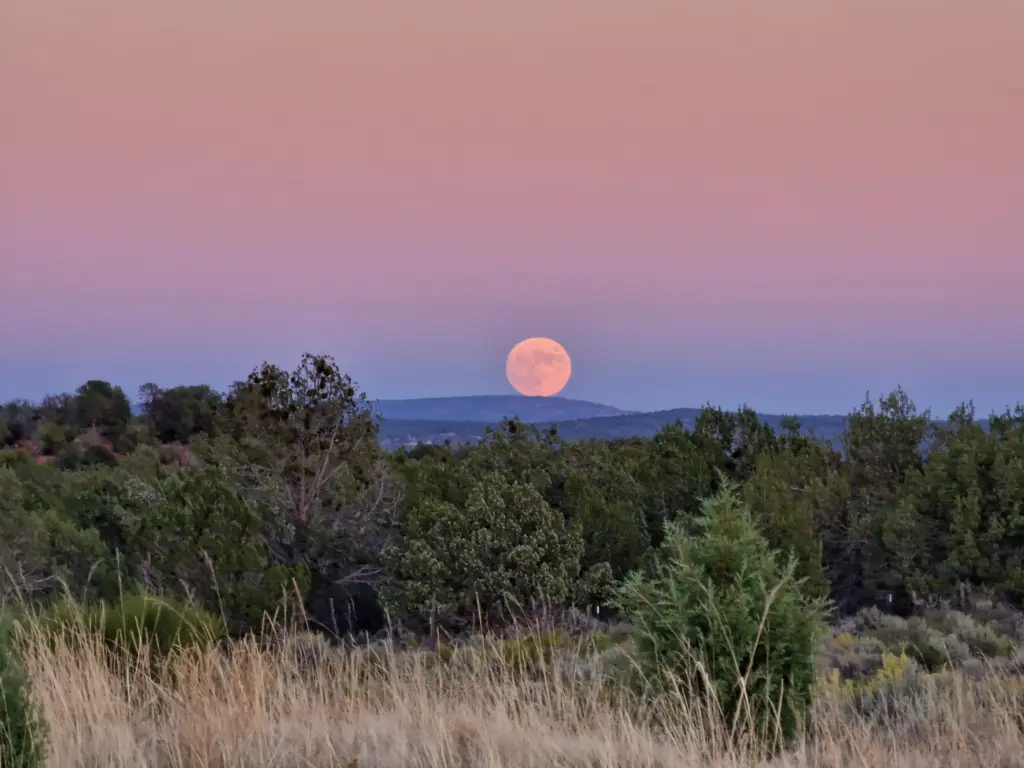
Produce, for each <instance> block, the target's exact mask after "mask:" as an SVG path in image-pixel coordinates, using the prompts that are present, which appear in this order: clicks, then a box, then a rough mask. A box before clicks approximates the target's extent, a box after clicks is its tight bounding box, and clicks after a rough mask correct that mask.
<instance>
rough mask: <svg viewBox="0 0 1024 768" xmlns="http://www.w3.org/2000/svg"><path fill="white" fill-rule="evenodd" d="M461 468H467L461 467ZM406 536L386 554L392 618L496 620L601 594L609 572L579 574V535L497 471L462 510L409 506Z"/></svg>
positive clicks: (446, 505)
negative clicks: (579, 597)
mask: <svg viewBox="0 0 1024 768" xmlns="http://www.w3.org/2000/svg"><path fill="white" fill-rule="evenodd" d="M462 471H463V472H465V471H466V470H465V469H463V470H462ZM402 529H403V530H402V532H403V538H402V540H401V542H400V543H396V544H395V545H393V546H392V547H391V548H389V549H388V550H387V551H386V553H385V556H384V563H385V567H386V568H387V569H388V572H389V574H390V575H391V580H390V581H389V583H388V584H387V585H386V587H385V591H384V599H385V602H386V604H387V605H388V607H389V609H390V611H391V612H392V613H393V614H394V615H401V616H409V617H412V618H418V619H421V620H426V619H429V618H430V617H433V616H435V615H438V614H439V615H441V616H443V617H445V618H446V619H448V620H449V621H450V620H453V619H457V620H461V621H462V622H463V623H465V622H469V621H471V620H472V619H473V618H474V616H475V615H476V614H477V613H478V612H479V614H480V618H483V619H486V620H489V621H494V620H497V619H499V617H502V616H504V617H505V619H506V620H507V619H508V617H510V616H514V615H517V614H522V613H523V612H524V611H529V610H531V609H532V608H534V607H536V606H540V605H545V604H553V605H559V604H563V603H565V602H567V601H570V600H571V599H572V597H573V595H574V594H579V593H581V592H582V593H588V592H593V591H598V590H600V588H601V584H600V582H601V581H603V580H604V579H606V578H607V576H608V573H607V570H606V569H601V571H598V570H597V569H595V570H594V571H592V572H590V573H587V574H583V575H582V576H581V573H580V562H581V558H582V555H583V540H582V539H581V538H580V535H579V533H578V531H577V530H575V529H574V528H573V527H572V526H570V525H569V524H568V523H567V522H566V520H565V519H564V517H562V516H561V515H560V514H558V512H557V511H555V510H553V509H552V508H551V506H550V505H549V504H548V503H547V502H546V501H544V498H543V497H542V496H541V494H540V492H539V491H537V490H536V488H534V487H533V486H531V485H526V484H523V483H520V482H511V483H510V482H509V481H508V480H507V479H506V478H505V477H504V476H502V475H501V474H500V473H498V472H496V471H492V472H489V473H487V474H486V475H484V476H483V477H482V478H480V480H479V481H478V482H477V483H476V484H475V485H474V486H473V489H472V490H471V491H470V494H469V498H468V500H467V502H466V505H465V507H464V508H459V507H457V506H456V505H454V504H452V503H451V502H447V501H436V500H424V501H423V502H421V503H419V504H417V505H416V506H415V507H413V508H412V509H410V510H408V511H407V513H406V515H405V517H404V519H403V521H402Z"/></svg>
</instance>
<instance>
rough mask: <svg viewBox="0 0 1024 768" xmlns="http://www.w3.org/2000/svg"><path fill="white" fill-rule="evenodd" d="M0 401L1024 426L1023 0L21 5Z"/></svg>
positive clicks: (53, 1)
mask: <svg viewBox="0 0 1024 768" xmlns="http://www.w3.org/2000/svg"><path fill="white" fill-rule="evenodd" d="M0 94H2V97H0V258H2V267H3V269H2V272H0V399H7V398H11V397H16V396H23V397H29V398H32V399H36V398H38V397H40V396H41V395H43V394H45V393H47V392H55V391H62V390H68V389H72V388H74V387H75V386H77V385H78V384H79V383H81V382H82V381H84V380H85V379H87V378H106V379H109V380H112V381H114V382H115V383H118V384H121V385H122V386H124V387H126V389H128V390H129V391H130V392H134V390H135V388H136V387H137V386H138V385H139V384H141V383H144V382H146V381H156V382H159V383H161V384H164V385H168V386H170V385H174V384H178V383H195V382H200V381H202V382H208V383H211V384H213V385H215V386H218V387H222V388H223V387H226V386H227V385H228V383H229V382H230V381H232V380H234V379H237V378H243V377H244V376H245V374H246V373H247V372H248V370H249V369H251V368H252V367H253V366H254V365H257V364H258V363H260V362H261V361H263V360H265V359H269V360H272V361H274V362H278V363H281V364H283V365H287V366H291V365H293V364H294V363H295V362H297V360H298V357H299V355H300V353H301V352H303V351H306V350H308V351H315V352H329V353H331V354H334V355H335V356H336V358H337V359H338V361H339V363H340V364H341V365H342V367H343V368H344V369H345V370H347V371H349V372H350V373H351V374H352V375H353V376H354V377H355V379H356V380H357V381H358V383H359V384H360V385H361V386H362V387H363V388H364V389H365V390H366V391H367V392H368V394H369V395H370V396H371V397H379V398H396V397H421V396H422V397H428V396H443V395H459V394H489V393H504V392H511V391H512V389H511V387H510V385H509V384H508V383H507V382H506V380H505V371H504V362H505V356H506V355H507V353H508V351H509V349H510V348H511V347H512V346H513V345H514V344H515V343H516V342H518V341H519V340H521V339H523V338H526V337H528V336H549V337H552V338H554V339H557V340H558V341H560V342H561V343H562V344H564V345H565V347H566V348H567V349H568V351H569V353H570V354H571V355H572V358H573V378H572V380H571V381H570V383H569V385H568V386H567V387H566V389H565V390H564V392H563V393H562V394H563V395H565V396H567V397H578V398H584V399H590V400H596V401H600V402H605V403H607V404H610V405H615V406H619V407H622V408H633V409H644V410H648V409H662V408H671V407H676V406H694V405H700V404H701V403H703V402H712V403H715V404H719V405H723V406H727V407H735V406H736V405H739V404H741V403H747V404H749V405H751V406H753V407H755V408H757V409H759V410H762V411H766V412H780V411H781V412H788V413H792V412H800V413H826V412H828V413H834V412H846V411H847V410H849V409H850V408H851V407H854V406H856V405H857V404H858V403H859V402H860V401H861V400H862V398H863V397H864V394H865V392H866V391H868V390H870V391H871V392H872V394H873V395H877V394H880V393H881V392H882V391H887V390H889V389H891V388H893V387H895V386H896V385H902V386H904V387H905V388H906V389H907V390H908V391H909V393H910V394H911V396H912V397H913V398H914V399H915V401H916V402H917V403H918V404H919V406H922V407H924V406H931V407H933V408H935V409H936V410H937V411H940V412H943V413H945V412H948V410H949V409H950V408H952V407H953V406H954V405H955V404H957V403H958V402H960V401H961V400H966V399H969V398H973V399H974V401H975V403H976V404H977V405H978V407H979V409H980V410H982V411H985V412H987V411H989V410H991V409H993V408H996V409H1000V410H1001V409H1002V408H1003V407H1004V406H1006V405H1009V404H1012V403H1014V402H1016V401H1018V400H1024V299H1022V295H1024V288H1022V287H1024V140H1022V138H1021V137H1024V3H1021V2H1020V1H1019V0H974V2H969V3H968V2H963V0H956V1H954V0H913V1H911V0H885V1H884V2H883V0H829V2H827V3H823V2H821V0H813V1H812V0H801V1H800V2H795V1H794V0H781V1H780V2H771V3H766V2H763V0H760V1H758V2H755V1H754V0H749V1H748V2H735V1H730V0H715V1H714V2H696V0H692V1H691V0H641V1H640V2H630V3H626V2H622V0H587V1H586V2H583V1H582V0H576V1H570V0H566V1H564V2H552V1H551V0H516V1H515V2H510V1H509V2H497V1H496V0H447V1H444V2H442V1H441V0H416V1H415V2H413V0H394V1H393V2H367V1H365V0H358V1H357V0H289V2H287V3H285V2H271V1H270V0H244V1H243V0H175V2H135V1H131V0H46V1H45V2H43V1H42V0H4V2H3V3H2V4H0Z"/></svg>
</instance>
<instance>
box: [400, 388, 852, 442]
mask: <svg viewBox="0 0 1024 768" xmlns="http://www.w3.org/2000/svg"><path fill="white" fill-rule="evenodd" d="M474 400H479V401H481V402H486V401H492V402H494V403H498V402H499V401H501V400H509V401H512V403H513V404H519V402H521V401H527V402H529V403H530V404H531V406H533V405H534V404H536V406H543V405H544V404H545V403H544V401H545V400H551V401H559V400H561V402H562V403H563V404H564V403H571V404H573V407H577V406H578V407H581V408H584V407H590V408H596V409H602V410H603V411H605V413H602V414H599V415H596V416H584V417H575V418H572V417H570V418H564V417H561V416H560V415H559V414H560V413H562V412H564V411H562V410H559V408H558V406H557V405H556V404H553V405H552V407H551V409H550V411H549V412H548V413H542V414H538V411H541V410H544V409H543V408H542V407H540V408H537V409H536V410H530V409H529V408H527V409H523V408H521V407H520V408H518V409H517V410H516V411H513V412H509V411H506V410H503V409H502V408H498V409H497V410H492V411H490V412H489V413H490V414H491V416H492V418H480V417H476V418H466V417H465V416H463V418H457V417H456V418H447V419H446V418H434V417H429V418H428V417H425V416H421V415H419V414H426V413H440V412H442V408H443V407H447V408H448V410H447V411H446V412H448V413H452V414H453V415H454V414H459V415H462V414H467V413H469V412H470V411H469V410H468V409H467V410H463V409H462V408H461V406H462V404H463V403H465V402H466V401H474ZM420 403H442V404H445V406H442V407H439V408H438V409H437V410H433V411H432V410H430V409H429V407H428V408H424V407H422V406H417V405H413V406H412V407H406V406H405V404H420ZM385 404H386V407H382V408H381V412H382V414H383V416H384V423H383V424H382V426H381V435H380V439H381V443H382V444H383V445H384V446H385V447H386V448H398V447H400V446H403V445H405V446H411V445H415V444H416V443H418V442H423V443H434V444H438V443H443V442H444V441H445V440H450V441H451V442H452V443H475V442H477V441H478V440H480V439H481V438H482V437H483V436H484V433H485V431H486V429H487V427H489V426H495V425H496V424H498V423H499V422H500V421H501V418H502V416H504V415H513V414H516V415H519V416H520V419H521V420H522V421H524V422H527V423H531V424H536V425H537V426H540V427H548V426H551V425H552V424H555V425H556V426H557V427H558V432H559V434H560V435H562V436H563V437H564V438H566V439H567V440H588V439H594V438H599V439H604V440H608V439H612V438H626V437H650V436H652V435H654V434H655V433H657V432H658V431H659V430H660V429H662V428H663V427H664V426H666V425H667V424H672V423H674V422H676V421H677V420H678V421H681V422H682V423H683V425H684V426H686V427H692V426H693V424H694V421H695V420H696V418H697V416H698V415H699V414H700V409H699V408H675V409H673V410H669V411H652V412H649V413H627V412H623V411H620V410H618V409H616V408H611V407H608V406H602V405H598V404H596V403H585V402H582V401H578V400H575V401H574V400H564V399H562V398H519V397H514V396H513V397H509V398H501V397H495V398H489V397H481V398H463V397H452V398H438V399H436V400H390V401H387V400H385V401H381V405H385ZM396 406H397V407H396ZM566 410H569V409H566ZM476 412H477V413H488V411H486V410H485V408H480V410H478V411H476ZM389 413H391V414H395V415H394V416H392V417H391V418H388V414H389ZM405 413H409V414H416V415H417V417H416V418H402V417H400V416H398V414H405ZM498 413H500V414H501V416H497V417H496V418H495V417H494V416H495V415H496V414H498ZM759 416H760V418H761V419H762V421H764V422H766V423H767V424H769V425H770V426H771V427H772V428H773V429H775V430H778V429H779V428H780V424H781V421H782V419H783V416H781V415H776V414H759ZM797 418H798V419H799V421H800V425H801V431H802V432H804V433H807V434H813V435H815V436H816V437H819V438H822V439H825V440H830V439H834V438H835V437H837V436H838V435H839V434H840V433H841V432H842V431H843V427H844V419H845V416H831V415H825V416H798V417H797Z"/></svg>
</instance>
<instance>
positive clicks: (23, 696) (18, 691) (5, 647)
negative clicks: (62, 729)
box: [0, 616, 47, 768]
mask: <svg viewBox="0 0 1024 768" xmlns="http://www.w3.org/2000/svg"><path fill="white" fill-rule="evenodd" d="M16 642H17V638H16V637H15V628H14V624H13V622H11V621H9V620H8V617H7V616H0V765H2V766H4V767H5V768H36V766H42V765H44V753H45V748H46V736H47V729H46V723H45V721H44V720H43V719H42V716H41V715H40V713H39V712H38V710H37V708H36V706H35V705H34V704H33V702H32V701H31V698H30V696H29V680H28V678H27V677H26V675H25V671H24V669H23V668H22V666H21V663H20V660H19V659H18V655H17V648H16V647H15V646H16Z"/></svg>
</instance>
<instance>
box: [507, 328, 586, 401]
mask: <svg viewBox="0 0 1024 768" xmlns="http://www.w3.org/2000/svg"><path fill="white" fill-rule="evenodd" d="M505 375H506V376H508V381H509V384H511V385H512V386H513V387H515V388H516V390H518V392H519V393H520V394H522V395H527V396H528V397H551V396H552V395H557V394H558V393H559V392H561V391H562V389H563V388H564V387H565V385H566V384H567V383H568V382H569V377H570V376H571V375H572V360H571V359H570V358H569V353H568V352H566V351H565V347H563V346H562V345H561V344H559V343H558V342H557V341H554V340H553V339H545V338H542V337H535V338H532V339H525V340H523V341H520V342H519V343H518V344H516V345H515V346H514V347H512V351H511V352H509V353H508V359H507V360H506V361H505Z"/></svg>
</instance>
